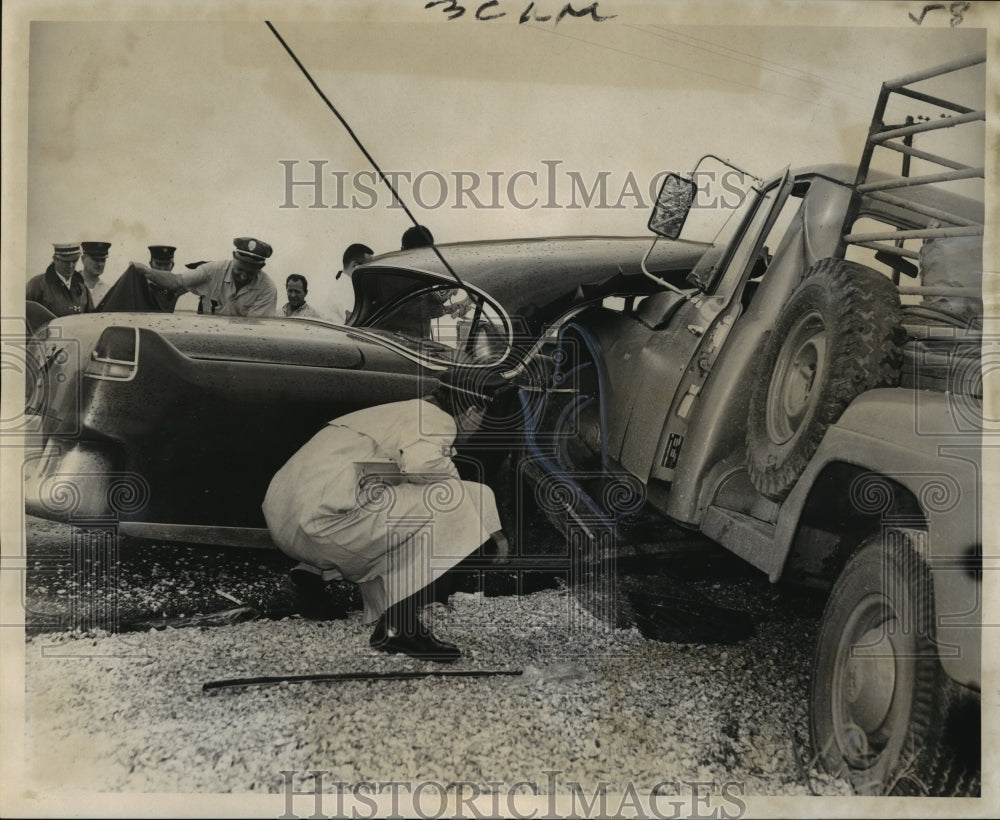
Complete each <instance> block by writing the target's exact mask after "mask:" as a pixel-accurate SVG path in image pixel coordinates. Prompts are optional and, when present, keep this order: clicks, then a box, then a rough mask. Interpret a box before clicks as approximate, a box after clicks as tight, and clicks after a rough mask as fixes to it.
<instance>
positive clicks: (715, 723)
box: [26, 521, 850, 795]
mask: <svg viewBox="0 0 1000 820" xmlns="http://www.w3.org/2000/svg"><path fill="white" fill-rule="evenodd" d="M67 540H68V530H67V528H60V527H58V526H57V525H51V524H49V523H48V522H39V521H30V522H29V544H28V548H29V552H28V557H29V573H28V580H27V603H28V610H29V618H28V621H29V628H28V630H27V632H28V634H27V637H26V688H27V701H26V726H27V730H26V731H27V737H28V741H29V742H28V750H27V751H28V754H27V759H28V763H29V768H30V770H31V771H32V774H33V776H34V777H37V778H38V779H39V781H40V782H42V783H44V782H45V781H46V780H47V779H48V780H49V782H50V784H51V786H52V787H68V786H73V785H77V786H82V785H84V784H85V785H86V787H87V788H88V789H91V790H94V791H101V792H103V791H107V792H125V793H134V792H165V793H176V792H191V793H250V794H253V793H271V794H274V793H279V792H281V791H282V790H283V789H284V788H285V778H286V775H283V774H282V772H295V774H294V775H289V776H288V777H292V778H293V782H294V786H295V788H296V789H300V790H305V789H311V788H313V787H314V786H313V782H314V781H313V780H312V778H313V775H311V774H310V772H311V771H314V770H321V771H324V772H327V774H325V775H324V778H325V780H324V784H325V785H324V788H325V789H326V790H327V791H332V790H333V789H334V786H333V784H334V783H336V782H337V781H342V782H345V783H359V782H361V781H372V782H387V781H408V782H413V781H417V780H433V781H436V782H437V783H441V784H449V783H454V782H457V781H472V782H475V783H479V784H487V783H490V782H491V781H492V782H493V783H495V784H496V783H499V784H500V785H499V786H496V785H495V786H493V787H492V788H493V790H494V791H496V790H500V791H502V790H503V789H505V788H508V787H511V786H512V784H514V783H516V782H517V781H530V782H533V783H535V784H537V788H538V791H539V792H540V793H543V794H544V793H546V792H547V791H548V790H550V789H551V790H554V791H565V788H566V784H569V783H572V782H578V783H580V784H581V785H582V787H583V788H584V789H585V790H587V791H588V793H590V792H591V791H593V790H594V789H595V788H597V786H598V784H599V782H604V783H608V784H612V789H614V787H615V784H617V785H618V786H619V787H620V786H622V784H625V783H632V784H634V785H635V787H636V788H639V789H645V790H647V791H648V789H650V788H652V787H653V786H654V785H655V784H657V783H660V782H661V781H664V780H674V781H685V780H686V781H693V780H700V781H714V782H715V783H716V784H722V783H725V782H732V781H736V782H738V783H741V784H744V785H743V786H741V787H740V788H743V789H745V794H746V795H785V794H793V795H805V794H822V795H842V794H848V793H849V791H850V790H849V787H848V786H847V785H846V784H845V783H843V782H841V781H837V780H832V779H830V778H828V777H826V776H825V775H822V774H820V773H818V772H817V771H816V770H815V768H813V767H812V766H811V765H810V761H809V749H808V742H807V738H808V728H807V727H808V723H807V717H806V708H805V702H806V694H807V685H808V669H809V662H810V658H811V655H812V643H813V640H814V638H815V634H816V628H817V618H818V614H819V608H818V605H817V602H816V601H815V599H814V598H812V597H809V596H800V597H790V596H788V595H785V594H782V593H780V592H779V591H778V590H776V589H774V588H772V587H770V586H768V585H767V584H766V582H765V581H763V580H762V579H761V578H760V577H759V576H757V575H756V574H755V573H752V572H745V571H738V570H737V571H732V567H730V568H729V571H726V572H722V573H707V572H704V571H702V572H700V573H698V572H694V573H691V574H690V577H688V578H686V579H685V583H688V584H690V585H691V588H692V589H697V590H700V591H701V592H702V593H704V594H707V595H709V596H711V597H712V598H713V599H715V600H717V601H720V602H722V601H724V602H725V605H726V606H727V607H730V608H733V609H737V610H742V611H744V612H747V613H749V614H751V615H752V616H753V617H754V620H755V622H756V634H755V635H754V636H753V637H751V638H750V639H747V640H744V641H741V642H738V643H733V644H705V643H702V644H697V643H679V642H661V641H654V640H648V639H647V638H645V637H644V636H643V635H642V634H641V633H640V631H639V630H638V629H637V628H636V627H635V626H634V625H630V624H628V623H627V617H625V616H623V615H622V611H623V610H622V608H621V607H620V606H619V607H618V608H617V610H616V611H617V612H618V617H616V618H595V617H594V616H593V615H592V614H591V612H590V611H588V610H594V606H593V604H594V600H593V599H592V598H591V599H588V602H589V604H590V605H589V606H588V607H585V606H582V605H581V600H582V598H581V595H580V594H579V591H578V590H575V589H569V588H566V586H565V585H564V584H563V585H559V584H557V585H553V586H550V588H548V589H540V590H539V591H537V592H534V593H531V594H525V595H521V596H518V595H501V596H494V595H483V594H482V593H481V592H476V593H470V592H457V593H455V594H454V595H453V596H452V597H451V599H450V602H449V604H448V605H447V606H444V605H440V604H435V605H433V606H432V607H430V608H428V611H427V612H426V613H425V616H426V617H427V618H429V619H430V620H431V621H432V623H433V626H434V630H435V632H436V633H438V634H440V635H441V636H442V637H444V638H446V639H450V640H453V641H455V642H456V643H457V644H458V645H459V646H461V647H462V649H463V651H464V656H463V658H462V660H461V661H459V662H458V663H457V664H454V665H452V666H449V667H445V668H447V669H455V670H513V671H521V672H522V674H521V675H519V676H495V677H484V678H448V677H428V678H421V679H414V680H379V681H348V682H336V683H283V684H276V685H268V686H255V687H237V688H230V689H219V690H213V691H209V692H205V691H203V690H202V685H203V684H204V683H205V682H207V681H212V680H218V679H227V678H235V677H251V676H259V675H285V674H310V673H317V672H354V671H358V672H390V671H400V670H403V671H420V670H426V671H432V670H439V669H441V668H442V667H440V666H437V665H435V664H429V663H424V662H418V661H415V660H412V659H406V658H402V657H398V656H385V655H381V654H378V653H374V652H373V651H371V650H370V649H369V648H368V645H367V638H368V634H369V629H368V628H367V627H365V626H363V625H362V624H361V622H360V611H358V609H357V608H356V607H354V608H352V609H351V611H350V612H349V613H348V616H347V618H346V619H342V620H335V621H324V622H315V621H308V620H304V619H302V618H300V617H298V616H295V615H288V614H286V615H284V616H282V612H283V611H285V612H287V610H288V607H290V605H291V599H290V592H289V589H288V587H287V583H286V581H285V570H286V569H287V566H288V564H287V562H286V561H284V559H283V558H282V556H280V555H278V554H276V553H270V552H250V551H238V550H229V551H213V550H206V549H193V548H169V547H157V548H156V549H155V550H141V551H137V552H134V553H128V554H123V557H122V560H121V561H120V562H119V564H118V567H117V569H118V575H117V590H118V592H117V600H118V601H119V615H121V616H122V620H123V622H127V624H128V625H129V626H130V628H132V629H133V630H141V631H124V632H119V633H117V634H110V633H108V632H106V631H104V630H101V629H91V630H88V631H80V630H67V629H66V628H65V627H64V626H63V625H64V624H65V614H66V612H67V611H68V610H67V608H68V609H69V610H71V609H72V601H73V599H74V598H76V597H77V596H78V591H79V590H78V587H75V586H74V585H73V583H72V580H73V579H72V577H71V576H72V573H71V572H70V571H69V569H68V565H67V564H66V562H65V561H63V562H61V563H60V562H59V561H58V560H55V559H54V558H53V556H54V555H58V554H60V553H59V550H60V545H62V547H61V548H62V550H63V554H64V555H65V553H66V552H68V550H66V546H65V545H66V542H67ZM688 555H690V553H688ZM43 558H44V560H42V559H43ZM683 564H684V562H682V561H681V562H679V561H676V560H674V561H672V562H671V568H672V571H673V572H674V573H675V577H676V573H678V572H683V570H684V567H683ZM60 567H62V573H61V574H60V571H59V568H60ZM704 568H705V566H704V565H703V566H702V570H704ZM220 593H225V594H224V595H223V594H220ZM345 594H349V593H348V592H346V591H345ZM233 599H235V600H233ZM599 603H600V602H599ZM604 603H605V604H606V603H607V602H606V601H605V602H604ZM238 605H242V608H240V606H238ZM222 608H230V609H231V610H237V615H234V616H233V617H232V619H233V620H238V619H239V618H244V617H251V616H252V615H255V614H256V613H258V612H262V611H268V612H270V613H271V616H270V617H266V618H265V617H257V618H254V619H252V620H244V621H242V622H238V623H228V624H227V625H222V626H204V625H197V624H198V623H199V618H198V617H196V616H197V615H198V614H199V613H201V614H203V615H207V613H210V612H213V611H214V610H218V609H222ZM248 613H249V614H248ZM158 619H167V620H158ZM143 623H147V624H148V623H154V624H155V623H159V624H160V625H161V626H160V628H157V627H156V626H152V627H148V628H143V626H142V624H143ZM184 623H189V624H194V625H191V626H187V627H184V628H182V627H181V626H180V625H181V624H184ZM201 623H204V620H202V621H201ZM547 770H549V771H551V770H556V771H558V772H559V774H558V775H554V776H551V777H554V778H555V779H554V780H553V779H549V776H547V775H545V774H544V772H545V771H547Z"/></svg>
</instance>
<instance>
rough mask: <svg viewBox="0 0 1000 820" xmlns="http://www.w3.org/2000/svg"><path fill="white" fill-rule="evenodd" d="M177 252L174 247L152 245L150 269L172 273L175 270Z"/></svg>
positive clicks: (150, 247)
mask: <svg viewBox="0 0 1000 820" xmlns="http://www.w3.org/2000/svg"><path fill="white" fill-rule="evenodd" d="M176 251H177V248H175V247H174V246H173V245H150V246H149V267H151V268H152V269H153V270H165V271H172V270H173V269H174V253H175V252H176Z"/></svg>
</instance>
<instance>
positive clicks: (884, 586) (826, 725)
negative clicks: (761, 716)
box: [809, 529, 979, 797]
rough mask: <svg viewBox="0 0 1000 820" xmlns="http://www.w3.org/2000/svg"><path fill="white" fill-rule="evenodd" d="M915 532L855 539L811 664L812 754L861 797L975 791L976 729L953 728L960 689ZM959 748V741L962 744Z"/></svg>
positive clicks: (962, 711)
mask: <svg viewBox="0 0 1000 820" xmlns="http://www.w3.org/2000/svg"><path fill="white" fill-rule="evenodd" d="M923 535H924V534H923V533H921V532H920V531H916V530H904V529H894V530H887V531H885V532H883V533H881V534H879V535H877V536H874V537H873V538H870V539H868V540H867V541H865V542H864V543H863V544H862V546H861V547H860V548H859V550H858V551H857V552H856V553H855V554H854V556H853V557H852V558H851V559H850V560H849V561H848V563H847V566H846V567H845V568H844V571H843V572H842V573H841V575H840V577H839V578H838V579H837V582H836V584H835V585H834V587H833V591H832V592H831V594H830V599H829V601H828V602H827V605H826V609H825V611H824V613H823V619H822V622H821V625H820V634H819V641H818V643H817V647H816V655H815V659H814V662H813V674H812V685H811V694H810V709H809V711H810V726H811V734H812V743H813V749H814V753H815V755H816V756H817V757H818V758H819V760H820V762H821V763H822V764H823V766H824V768H825V769H826V770H827V771H828V772H829V773H830V774H832V775H835V776H840V777H843V778H845V779H847V780H849V781H850V782H851V784H852V786H853V787H854V789H855V791H857V792H859V793H862V794H909V795H931V796H939V797H943V796H952V795H961V794H971V793H978V788H979V769H978V753H979V748H978V743H979V739H978V735H976V733H975V727H974V726H968V725H964V724H963V727H964V729H965V730H968V734H966V735H964V736H963V735H962V731H963V729H959V728H956V727H957V726H958V725H959V723H958V722H957V718H956V715H959V714H962V715H966V714H967V713H968V710H967V709H965V708H964V703H962V706H963V708H961V709H960V708H959V705H960V703H961V701H962V699H961V697H960V692H959V690H960V687H959V686H958V685H957V684H955V683H954V682H953V681H952V680H951V679H950V678H948V676H947V675H946V674H945V672H944V670H943V669H942V667H941V662H940V661H939V659H938V654H937V644H936V641H935V627H934V625H935V612H934V595H933V587H932V581H931V575H930V571H929V570H928V568H927V565H926V563H925V562H924V560H923V559H922V558H921V550H920V549H919V548H918V544H919V541H920V539H921V538H922V536H923ZM963 747H964V748H963Z"/></svg>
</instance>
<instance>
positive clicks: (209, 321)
mask: <svg viewBox="0 0 1000 820" xmlns="http://www.w3.org/2000/svg"><path fill="white" fill-rule="evenodd" d="M46 327H47V330H45V331H44V333H45V334H46V338H47V340H48V341H54V340H56V339H61V340H63V341H65V342H66V343H67V344H70V345H73V346H78V348H79V350H80V351H81V353H82V354H83V355H85V356H86V355H88V354H89V351H90V350H92V349H93V347H94V345H95V344H96V343H97V340H98V339H99V338H100V335H101V333H102V332H103V331H104V330H105V329H106V328H108V327H136V328H140V329H142V330H149V331H152V332H154V333H156V334H157V335H159V336H161V337H162V338H164V339H165V340H167V341H168V342H169V343H170V344H171V345H173V346H174V347H175V348H177V350H179V351H180V352H181V353H183V354H184V355H186V356H190V357H191V358H195V359H212V360H221V361H237V362H258V363H269V364H281V363H284V364H296V365H301V366H306V367H310V366H311V367H342V368H361V367H377V368H379V369H385V370H389V371H400V372H403V371H409V370H412V364H407V363H406V362H405V360H404V358H403V357H401V356H399V355H398V354H396V353H394V352H393V351H392V350H390V349H388V348H387V347H386V346H385V345H384V344H382V343H380V342H378V341H377V337H374V336H373V335H371V334H368V333H366V332H365V331H364V330H360V329H359V330H354V329H349V328H343V327H338V326H335V325H330V324H326V323H323V322H313V321H309V320H303V319H284V318H280V317H239V316H204V315H199V314H196V313H100V312H97V313H85V314H80V315H76V316H64V317H61V318H58V319H53V320H52V321H51V322H50V323H49V324H48V325H47V326H46Z"/></svg>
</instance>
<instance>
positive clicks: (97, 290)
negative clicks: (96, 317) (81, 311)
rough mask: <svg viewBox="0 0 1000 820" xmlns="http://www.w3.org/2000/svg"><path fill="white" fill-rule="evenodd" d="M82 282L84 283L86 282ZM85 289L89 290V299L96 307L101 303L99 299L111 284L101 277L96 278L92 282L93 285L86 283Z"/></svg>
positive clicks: (109, 288)
mask: <svg viewBox="0 0 1000 820" xmlns="http://www.w3.org/2000/svg"><path fill="white" fill-rule="evenodd" d="M84 284H86V282H85V283H84ZM87 290H89V291H90V300H91V301H92V302H93V303H94V307H95V308H96V307H97V306H98V305H99V304H100V303H101V299H103V298H104V296H105V294H106V293H107V292H108V291H109V290H111V285H109V284H108V283H107V282H105V281H104V280H103V279H98V280H97V281H96V282H94V286H93V287H91V286H90V285H87Z"/></svg>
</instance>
